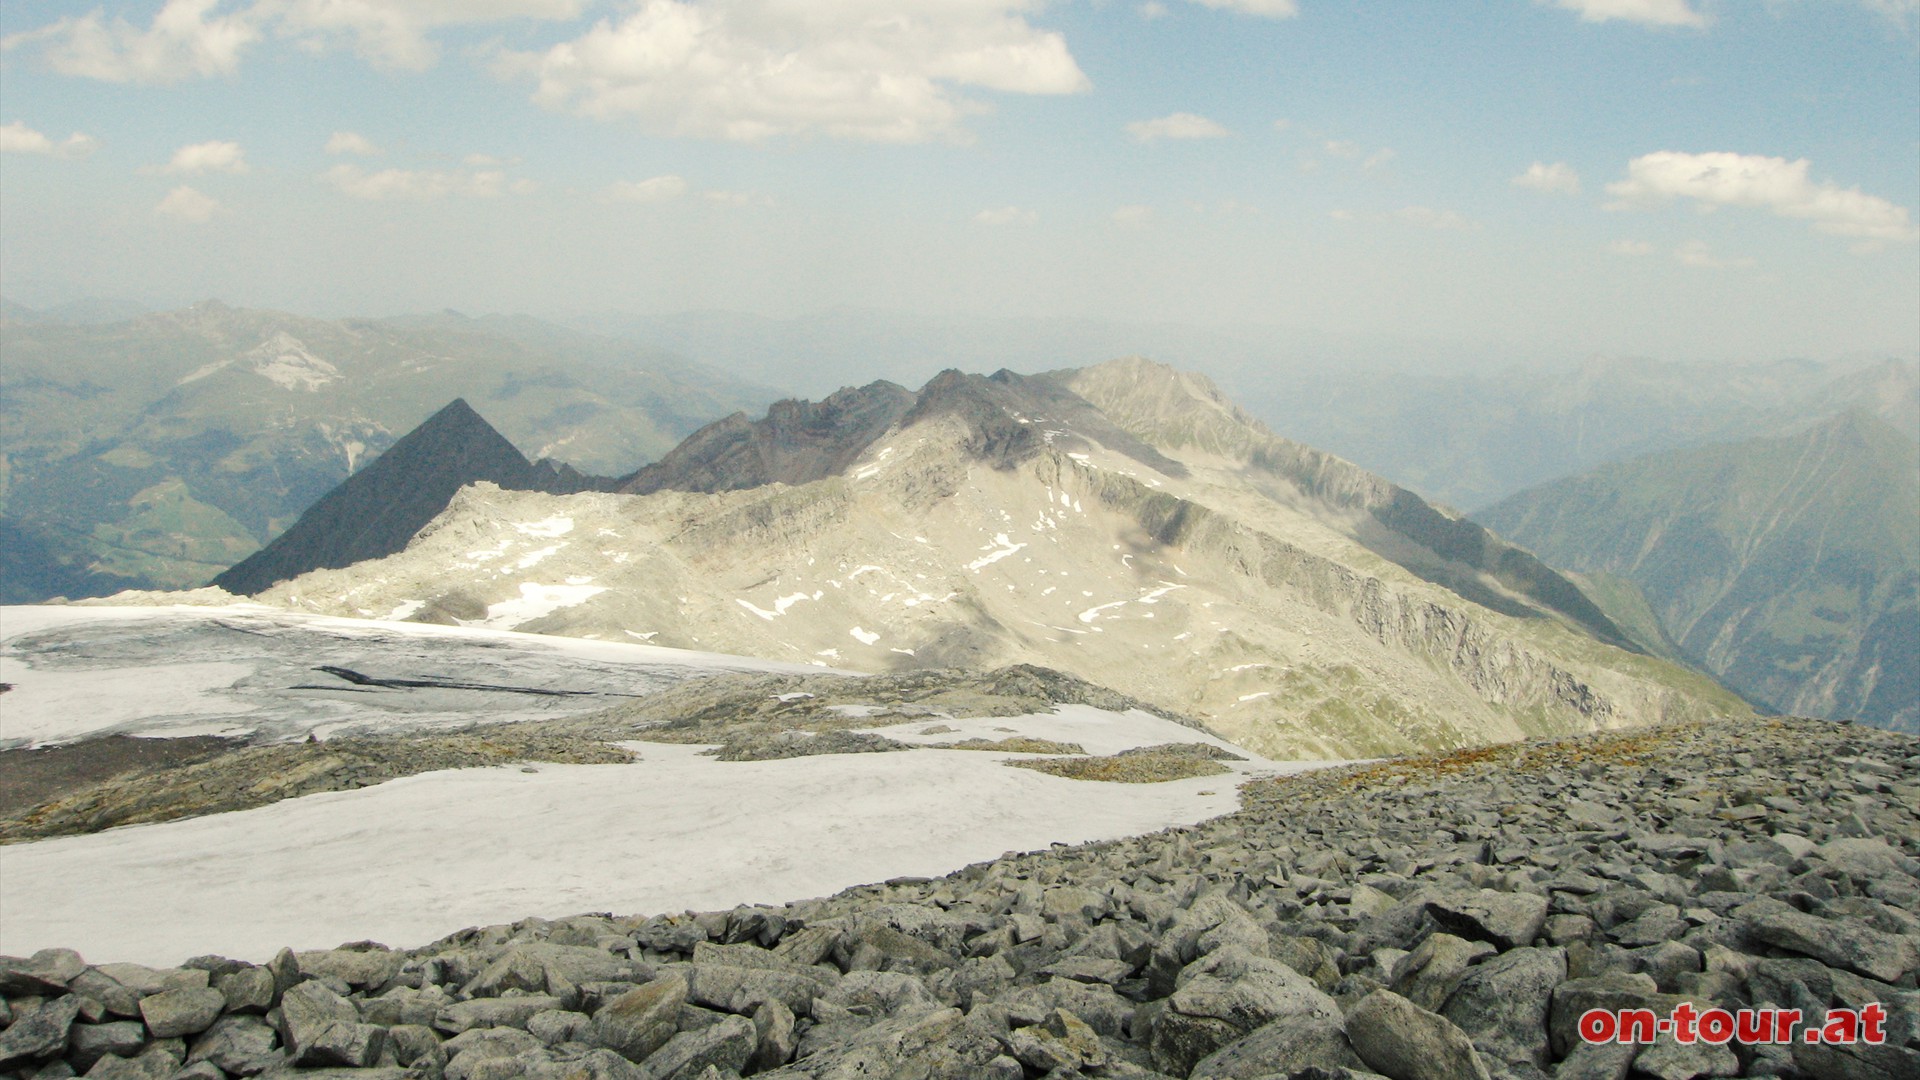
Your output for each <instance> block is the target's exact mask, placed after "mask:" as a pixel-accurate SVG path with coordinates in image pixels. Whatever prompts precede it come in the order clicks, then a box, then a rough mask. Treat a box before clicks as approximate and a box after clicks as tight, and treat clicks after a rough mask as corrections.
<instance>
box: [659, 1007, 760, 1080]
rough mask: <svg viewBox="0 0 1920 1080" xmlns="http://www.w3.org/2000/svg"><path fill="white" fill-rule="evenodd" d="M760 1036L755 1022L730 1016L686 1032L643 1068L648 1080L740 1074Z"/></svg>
mask: <svg viewBox="0 0 1920 1080" xmlns="http://www.w3.org/2000/svg"><path fill="white" fill-rule="evenodd" d="M758 1045H759V1033H758V1032H757V1031H755V1030H754V1027H753V1021H751V1020H749V1019H747V1018H746V1017H744V1016H729V1017H727V1018H726V1019H724V1020H722V1021H720V1022H719V1023H717V1024H713V1025H710V1026H708V1027H704V1028H701V1029H700V1030H699V1031H682V1032H680V1033H679V1034H677V1035H675V1036H674V1037H673V1038H671V1039H668V1040H667V1042H666V1044H665V1045H664V1046H662V1047H660V1049H658V1050H656V1051H654V1052H653V1053H652V1054H651V1055H649V1056H648V1058H647V1060H646V1061H644V1062H642V1063H641V1065H640V1071H641V1074H642V1075H644V1076H645V1077H647V1080H698V1078H699V1076H700V1074H701V1073H702V1072H704V1071H706V1070H707V1069H709V1068H712V1069H717V1070H721V1071H722V1072H723V1073H724V1072H732V1073H738V1072H739V1071H740V1070H742V1069H744V1068H746V1067H747V1062H748V1061H749V1060H751V1059H752V1057H753V1051H754V1049H755V1047H757V1046H758Z"/></svg>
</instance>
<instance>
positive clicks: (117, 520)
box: [0, 303, 773, 603]
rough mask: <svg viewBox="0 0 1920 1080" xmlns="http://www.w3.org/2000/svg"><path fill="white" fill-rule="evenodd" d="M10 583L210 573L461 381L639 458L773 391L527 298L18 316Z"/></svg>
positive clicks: (491, 402) (27, 588) (10, 385)
mask: <svg viewBox="0 0 1920 1080" xmlns="http://www.w3.org/2000/svg"><path fill="white" fill-rule="evenodd" d="M0 351H3V352H4V355H5V358H6V362H5V364H4V365H0V530H4V531H3V532H0V536H4V538H5V539H6V542H5V543H4V544H0V555H3V556H4V561H3V562H0V575H3V576H0V599H4V601H5V602H7V603H24V602H32V601H36V600H41V599H45V598H47V597H49V596H53V595H61V594H64V595H70V596H77V595H97V594H100V593H104V592H111V591H114V590H116V589H119V588H132V587H185V586H193V585H198V584H201V583H203V582H205V581H207V580H208V579H209V578H211V577H213V575H215V574H217V573H219V572H220V571H221V570H223V569H225V568H226V567H228V566H230V565H232V564H233V563H235V562H237V561H239V560H240V559H242V558H244V557H245V556H246V555H247V554H248V553H250V552H252V551H253V550H255V549H256V548H258V547H259V546H260V545H261V544H263V543H265V542H266V541H268V540H271V539H272V538H273V537H274V536H276V535H278V534H279V533H280V532H281V531H282V530H284V529H285V528H286V527H287V526H289V525H291V524H292V523H293V521H294V520H295V518H297V517H298V516H299V514H300V512H301V511H302V510H304V509H305V508H306V507H307V506H309V505H311V504H312V503H313V502H314V501H315V500H316V499H318V498H320V497H321V496H322V495H324V494H326V492H327V491H329V490H330V489H332V488H333V487H334V486H335V485H337V484H339V483H340V482H341V481H342V480H344V479H345V478H346V477H347V476H348V475H349V474H351V473H352V472H353V471H354V470H356V469H358V468H359V467H361V466H363V465H365V464H366V463H367V462H368V461H369V460H371V459H372V458H374V457H376V456H377V455H378V454H379V453H380V452H381V451H383V450H385V449H386V448H387V447H388V446H389V445H391V444H392V443H393V441H394V440H395V439H396V438H398V437H399V436H400V435H401V434H403V433H405V432H406V431H408V430H410V429H412V428H413V427H414V426H415V425H417V424H418V423H420V421H421V420H423V419H425V418H426V417H427V416H428V415H430V414H431V413H433V412H434V411H435V410H437V409H439V408H440V407H441V406H443V405H445V404H446V402H447V401H448V399H450V398H453V397H465V398H467V399H468V400H469V401H471V402H473V404H474V406H475V407H476V408H479V409H482V410H484V411H485V412H486V414H487V415H488V416H489V417H490V418H492V419H493V420H494V421H495V423H496V424H497V425H498V426H499V429H500V431H501V433H502V434H504V435H505V436H506V437H507V438H508V439H509V440H510V441H512V442H513V443H514V444H515V445H516V446H518V447H520V448H522V449H524V450H525V451H527V452H528V453H529V455H530V456H533V457H542V458H554V459H558V460H563V461H567V462H569V463H570V464H573V465H576V466H578V467H580V468H581V469H583V470H585V471H588V472H596V473H607V474H618V473H626V472H630V471H632V470H633V469H635V468H637V467H638V466H639V465H641V464H643V463H644V462H647V461H651V460H653V459H654V458H657V457H658V456H659V455H660V454H662V453H664V452H665V451H667V450H668V449H670V448H672V447H673V446H674V444H676V443H677V442H679V441H680V439H681V438H683V437H684V436H685V435H687V434H688V433H689V432H691V431H693V430H694V429H696V428H698V427H699V426H701V425H702V424H704V423H706V422H708V421H710V420H713V419H714V418H716V417H719V416H723V415H726V414H728V413H731V412H734V411H737V410H739V409H741V408H743V407H753V406H757V405H759V404H761V403H763V402H764V401H766V400H767V399H768V398H769V397H772V396H773V395H772V394H770V393H768V392H765V391H762V390H760V389H759V388H756V387H753V386H750V385H748V384H745V383H742V382H740V381H737V380H734V379H731V378H728V377H727V376H724V375H722V374H720V373H718V372H715V371H712V370H710V369H706V368H702V367H699V366H696V365H693V364H689V363H687V362H684V361H680V360H678V359H675V358H673V357H671V356H669V355H667V354H664V353H661V352H659V351H657V350H647V349H643V348H640V347H637V346H634V345H632V344H630V343H622V342H616V341H611V340H608V339H604V338H594V337H590V336H587V335H584V334H578V333H575V332H572V331H568V330H563V329H561V328H559V327H555V326H552V325H549V324H546V323H541V322H538V321H537V320H532V319H525V318H498V317H490V318H485V319H469V318H466V317H464V316H460V315H457V314H453V313H446V314H441V315H433V316H419V317H408V318H399V319H344V320H321V319H307V318H300V317H296V316H291V315H284V314H280V313H276V312H267V311H247V310H236V309H232V308H228V307H226V306H224V305H221V304H218V303H207V304H201V305H197V306H195V307H193V308H189V309H186V310H183V311H175V312H166V313H161V314H154V315H144V316H141V317H138V318H135V319H131V320H127V321H122V322H114V323H96V324H80V323H74V322H62V321H55V320H37V321H36V320H29V319H15V318H11V317H10V318H7V319H6V320H4V321H0Z"/></svg>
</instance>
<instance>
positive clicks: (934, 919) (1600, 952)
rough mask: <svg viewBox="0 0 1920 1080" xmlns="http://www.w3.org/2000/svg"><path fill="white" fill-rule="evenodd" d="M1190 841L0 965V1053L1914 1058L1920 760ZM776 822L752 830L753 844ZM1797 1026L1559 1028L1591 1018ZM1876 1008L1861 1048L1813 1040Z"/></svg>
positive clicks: (1243, 828) (1465, 779)
mask: <svg viewBox="0 0 1920 1080" xmlns="http://www.w3.org/2000/svg"><path fill="white" fill-rule="evenodd" d="M1243 794H1244V796H1245V798H1244V805H1243V808H1242V809H1240V810H1239V811H1237V812H1235V813H1233V814H1229V815H1227V816H1224V817H1220V818H1216V819H1214V820H1211V821H1208V822H1205V823H1202V824H1200V825H1197V826H1192V827H1187V828H1179V829H1173V830H1169V831H1165V832H1160V833H1155V834H1152V835H1147V836H1140V837H1134V838H1130V839H1125V840H1117V841H1110V842H1104V843H1098V844H1091V845H1085V846H1081V847H1074V848H1067V847H1062V846H1055V847H1054V848H1052V849H1049V850H1046V851H1037V852H1030V853H1026V854H1011V853H1010V854H1008V855H1005V856H1003V857H1001V858H999V859H995V860H992V861H990V862H984V863H978V864H975V865H972V866H968V867H966V868H965V869H963V870H960V871H958V872H956V873H953V874H950V875H947V876H945V877H940V878H900V879H894V880H890V881H886V882H884V883H879V884H874V885H868V886H863V887H859V888H854V889H850V890H847V891H845V892H842V893H839V894H837V895H835V896H832V897H827V898H824V899H812V900H801V901H796V902H791V903H785V904H772V905H754V906H741V907H736V908H734V909H732V910H728V911H710V912H702V913H695V912H686V913H678V914H675V913H632V914H621V915H613V914H604V913H602V914H582V915H577V916H573V917H569V918H560V919H553V920H545V919H526V920H522V921H520V922H516V923H512V924H508V925H498V926H487V927H473V928H468V929H465V930H460V931H458V932H456V933H452V934H449V935H448V936H446V937H444V938H442V939H440V940H438V941H435V942H433V943H431V944H427V945H424V946H420V947H415V948H389V947H388V946H386V945H383V944H379V943H375V942H368V941H360V942H353V943H349V944H345V945H342V946H341V947H339V948H337V949H332V950H312V951H305V952H299V953H295V952H293V951H290V950H283V951H282V952H280V954H279V955H277V956H275V957H274V958H273V959H272V960H271V961H269V962H267V963H260V964H256V963H249V962H244V961H239V960H232V959H227V958H223V957H219V956H200V957H196V958H193V959H191V960H188V961H186V962H185V963H184V964H182V965H181V966H180V967H178V968H171V969H154V968H147V967H142V966H140V965H135V964H116V963H108V962H100V961H103V960H104V959H105V958H93V959H94V960H95V961H96V962H94V963H89V962H88V959H84V958H82V957H80V956H79V955H77V954H75V953H73V952H72V951H70V950H64V949H58V948H50V949H45V950H42V951H40V952H38V953H35V954H34V955H32V956H30V957H24V958H22V957H6V958H0V997H3V998H4V1002H3V1003H0V1026H4V1030H0V1071H3V1072H4V1073H5V1074H6V1075H7V1076H10V1077H15V1078H18V1080H28V1078H30V1077H31V1078H54V1077H65V1076H72V1075H85V1076H87V1077H98V1078H101V1080H226V1078H227V1077H231V1076H240V1077H252V1076H264V1077H269V1078H286V1080H293V1078H296V1077H305V1078H308V1080H507V1078H517V1077H529V1078H536V1080H562V1078H565V1080H574V1078H593V1080H733V1078H737V1077H742V1076H763V1077H769V1078H778V1080H855V1078H867V1077H916V1078H926V1080H975V1078H996V1080H1036V1078H1040V1077H1047V1078H1052V1080H1069V1078H1073V1077H1085V1078H1089V1080H1103V1078H1116V1080H1120V1078H1126V1080H1165V1078H1187V1080H1278V1078H1285V1080H1382V1078H1385V1080H1586V1078H1590V1077H1605V1078H1612V1080H1624V1078H1628V1077H1632V1078H1639V1080H1652V1078H1658V1080H1695V1078H1705V1077H1721V1076H1779V1077H1785V1078H1808V1080H1829V1078H1833V1080H1842V1078H1844V1080H1905V1078H1909V1077H1913V1076H1916V1075H1920V990H1916V984H1915V976H1916V972H1917V970H1920V743H1916V741H1915V740H1914V739H1913V738H1911V737H1909V736H1903V735H1899V734H1895V733H1890V732H1884V731H1878V730H1874V729H1870V728H1863V727H1858V726H1854V725H1845V724H1830V723H1825V722H1816V721H1804V720H1755V719H1745V720H1729V721H1723V722H1719V723H1712V724H1699V725H1671V726H1666V727H1661V728H1656V729H1649V730H1646V731H1641V732H1633V733H1613V734H1596V735H1585V736H1577V737H1569V738H1563V739H1559V740H1555V741H1537V740H1536V741H1532V742H1528V743H1523V744H1517V745H1510V746H1503V747H1496V748H1489V749H1481V750H1472V751H1465V752H1458V753H1451V754H1442V755H1431V756H1425V757H1417V758H1408V759H1401V760H1397V761H1390V762H1381V763H1373V764H1365V765H1358V766H1351V767H1346V768H1341V769H1332V770H1326V771H1322V772H1318V773H1311V774H1306V775H1302V776H1297V777H1292V778H1286V779H1280V780H1269V781H1255V782H1252V783H1250V784H1248V785H1247V787H1246V788H1245V790H1244V792H1243ZM769 842H770V843H777V840H776V839H773V838H771V837H770V838H769ZM1682 1006H1686V1007H1689V1008H1692V1009H1693V1010H1695V1012H1696V1013H1704V1012H1706V1011H1707V1010H1710V1009H1726V1010H1734V1009H1740V1008H1750V1007H1771V1008H1779V1009H1795V1010H1798V1011H1799V1016H1800V1023H1799V1025H1798V1026H1797V1027H1796V1028H1795V1029H1794V1030H1793V1032H1792V1038H1791V1039H1790V1040H1789V1041H1786V1042H1760V1041H1752V1040H1749V1041H1740V1040H1738V1039H1735V1040H1726V1041H1718V1042H1716V1041H1710V1040H1706V1039H1695V1040H1693V1041H1691V1042H1687V1041H1683V1040H1681V1039H1679V1038H1675V1037H1672V1036H1670V1035H1659V1036H1657V1037H1652V1038H1650V1039H1649V1040H1647V1041H1644V1042H1637V1043H1636V1042H1628V1043H1619V1042H1614V1043H1589V1042H1587V1041H1585V1040H1584V1039H1583V1038H1582V1037H1581V1035H1580V1019H1581V1017H1582V1016H1583V1015H1584V1014H1585V1013H1586V1012H1587V1011H1588V1010H1589V1009H1609V1010H1621V1009H1646V1010H1650V1011H1651V1012H1652V1013H1653V1014H1655V1015H1657V1016H1662V1017H1665V1016H1669V1015H1678V1013H1677V1011H1676V1010H1678V1009H1679V1008H1680V1007H1682ZM1869 1008H1872V1009H1875V1010H1878V1016H1879V1017H1880V1021H1879V1023H1878V1025H1877V1027H1878V1031H1879V1032H1880V1033H1881V1035H1882V1038H1881V1040H1880V1041H1878V1042H1866V1041H1862V1040H1858V1039H1856V1040H1854V1041H1852V1042H1839V1043H1830V1042H1818V1043H1816V1042H1810V1041H1808V1040H1807V1039H1806V1038H1805V1037H1804V1032H1805V1030H1806V1029H1808V1028H1819V1027H1821V1026H1822V1025H1823V1024H1827V1023H1829V1022H1833V1021H1836V1020H1843V1019H1844V1015H1845V1013H1846V1011H1848V1010H1852V1011H1853V1012H1854V1015H1861V1014H1864V1012H1865V1011H1866V1010H1868V1009H1869Z"/></svg>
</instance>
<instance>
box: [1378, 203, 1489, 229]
mask: <svg viewBox="0 0 1920 1080" xmlns="http://www.w3.org/2000/svg"><path fill="white" fill-rule="evenodd" d="M1393 216H1394V217H1397V218H1399V219H1400V220H1401V221H1404V222H1406V223H1407V224H1409V225H1418V226H1420V227H1421V228H1423V229H1471V228H1473V222H1471V221H1468V220H1467V219H1466V218H1464V217H1461V216H1460V215H1459V214H1457V213H1455V212H1454V211H1452V210H1435V209H1434V208H1433V207H1431V206H1403V207H1401V208H1400V209H1398V210H1395V211H1394V212H1393Z"/></svg>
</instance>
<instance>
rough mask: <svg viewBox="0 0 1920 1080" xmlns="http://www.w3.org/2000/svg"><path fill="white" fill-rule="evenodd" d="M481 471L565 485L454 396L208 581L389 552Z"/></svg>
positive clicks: (300, 570) (526, 487) (284, 573)
mask: <svg viewBox="0 0 1920 1080" xmlns="http://www.w3.org/2000/svg"><path fill="white" fill-rule="evenodd" d="M481 480H486V481H491V482H492V483H495V484H498V485H500V486H501V487H503V488H508V489H512V490H520V491H553V490H556V489H557V488H559V487H564V486H565V485H564V484H563V483H561V482H560V481H561V476H560V474H558V473H557V472H556V471H555V470H554V469H552V468H550V467H549V468H539V467H536V466H534V465H533V464H532V463H530V462H528V461H527V459H526V456H525V455H523V454H522V453H520V451H519V450H517V449H515V448H514V445H513V444H512V443H510V442H508V441H507V440H506V437H505V436H503V435H501V434H500V433H499V432H498V431H495V430H494V428H493V425H492V424H489V423H487V422H486V420H485V419H483V418H482V417H481V416H480V414H479V413H477V412H475V411H473V407H472V406H470V405H468V404H467V403H466V402H465V401H464V400H461V399H458V398H456V399H455V400H454V401H452V402H451V403H449V404H448V405H447V406H446V407H445V408H442V409H441V410H440V411H439V412H436V413H434V414H433V415H432V416H430V417H428V418H427V419H426V420H425V421H423V422H421V424H420V426H419V427H416V428H414V429H413V430H412V431H409V432H408V433H407V434H406V435H404V436H402V437H401V438H400V440H399V441H398V442H396V443H394V444H393V445H392V446H390V447H388V448H387V451H386V452H385V453H383V454H381V455H380V456H379V457H377V458H375V459H374V460H373V462H372V463H371V464H369V465H368V466H367V467H366V468H364V469H361V470H360V471H359V472H357V473H355V474H353V475H352V476H349V477H348V478H347V479H346V480H345V481H343V482H342V483H341V484H340V486H339V487H336V488H334V489H333V490H332V491H330V492H328V493H327V494H326V496H325V497H323V498H322V499H321V500H320V501H319V502H317V503H315V504H313V505H312V506H311V507H309V508H308V509H307V512H306V513H304V514H302V515H300V520H299V521H296V522H294V524H293V527H292V528H290V529H288V530H287V531H286V532H284V533H281V534H280V535H279V536H278V537H276V538H275V539H274V540H273V542H272V543H270V544H268V545H267V546H266V547H264V548H261V549H260V550H259V551H256V552H254V553H253V554H252V555H250V556H248V557H247V558H246V559H245V560H243V561H242V562H239V563H236V564H235V565H233V566H232V567H230V568H228V569H227V571H226V572H225V573H222V574H221V575H220V576H219V577H216V578H214V579H213V583H214V584H215V585H218V586H220V587H221V588H223V589H225V590H227V591H228V592H230V593H235V594H238V595H244V596H251V595H253V594H255V593H258V592H260V591H262V590H264V589H266V588H268V587H269V586H271V585H273V584H274V583H276V582H280V581H286V580H287V579H289V578H294V577H298V576H299V575H301V574H304V573H306V572H308V571H309V570H318V569H324V568H335V567H342V566H351V565H352V564H354V563H357V562H362V561H364V560H367V559H378V558H382V557H384V556H387V555H391V554H393V553H395V552H397V551H401V550H403V549H405V548H406V546H407V542H408V541H409V540H412V539H413V535H414V534H415V533H417V532H419V531H420V530H421V528H423V527H424V526H425V525H426V524H427V522H429V521H432V520H433V519H434V516H435V515H437V514H439V513H440V511H442V510H444V509H446V507H447V504H448V503H449V502H452V501H453V496H454V493H455V492H457V491H459V490H460V489H461V488H462V487H464V486H465V485H467V484H472V483H476V482H478V481H481ZM573 490H580V488H579V487H575V488H573Z"/></svg>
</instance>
